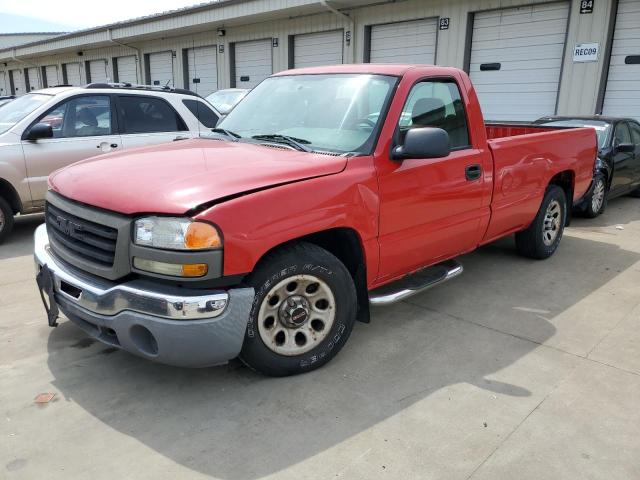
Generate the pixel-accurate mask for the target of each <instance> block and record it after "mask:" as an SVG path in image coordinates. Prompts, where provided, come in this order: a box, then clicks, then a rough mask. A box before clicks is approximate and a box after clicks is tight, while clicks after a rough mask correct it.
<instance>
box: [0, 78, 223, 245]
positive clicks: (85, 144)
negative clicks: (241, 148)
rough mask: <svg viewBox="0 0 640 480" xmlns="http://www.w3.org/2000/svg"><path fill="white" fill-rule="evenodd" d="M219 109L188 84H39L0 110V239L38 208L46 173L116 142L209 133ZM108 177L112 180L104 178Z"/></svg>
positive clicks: (125, 144) (118, 145)
mask: <svg viewBox="0 0 640 480" xmlns="http://www.w3.org/2000/svg"><path fill="white" fill-rule="evenodd" d="M219 117H220V114H219V113H218V112H217V111H216V110H215V109H214V108H212V107H211V105H209V104H208V103H207V102H206V101H204V100H203V99H202V98H201V97H199V96H198V95H196V94H194V93H192V92H189V91H188V90H178V89H171V90H168V89H162V88H154V87H147V86H132V85H129V84H91V85H87V86H86V87H55V88H46V89H44V90H38V91H34V92H31V93H29V94H27V95H23V96H22V97H19V98H17V99H15V100H13V101H12V102H10V103H8V104H7V105H4V106H3V107H2V108H0V242H2V241H3V240H4V239H5V238H6V237H7V235H8V234H9V232H10V231H11V228H12V227H13V216H14V215H16V214H18V213H22V214H26V213H35V212H38V211H41V210H42V209H43V206H44V197H45V193H46V191H47V177H48V176H49V174H50V173H52V172H53V171H55V170H57V169H59V168H62V167H65V166H67V165H69V164H71V163H74V162H77V161H80V160H84V159H86V158H89V157H94V156H96V155H100V154H103V153H108V152H113V151H120V150H122V149H124V148H131V147H140V146H144V145H153V144H157V143H163V142H170V141H174V140H181V139H187V138H191V137H195V136H198V135H199V133H200V132H210V131H211V129H212V128H214V127H215V126H216V124H217V122H218V119H219ZM112 180H113V179H112Z"/></svg>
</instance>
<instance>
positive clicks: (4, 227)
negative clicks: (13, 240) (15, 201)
mask: <svg viewBox="0 0 640 480" xmlns="http://www.w3.org/2000/svg"><path fill="white" fill-rule="evenodd" d="M11 230H13V210H12V209H11V206H10V205H9V204H8V203H7V201H6V200H5V199H4V198H2V197H0V243H2V242H4V240H5V239H6V238H7V237H8V236H9V234H10V233H11Z"/></svg>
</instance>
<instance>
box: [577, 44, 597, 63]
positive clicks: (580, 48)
mask: <svg viewBox="0 0 640 480" xmlns="http://www.w3.org/2000/svg"><path fill="white" fill-rule="evenodd" d="M599 50H600V44H599V43H578V44H577V45H576V46H575V48H574V49H573V61H574V62H595V61H597V60H598V51H599Z"/></svg>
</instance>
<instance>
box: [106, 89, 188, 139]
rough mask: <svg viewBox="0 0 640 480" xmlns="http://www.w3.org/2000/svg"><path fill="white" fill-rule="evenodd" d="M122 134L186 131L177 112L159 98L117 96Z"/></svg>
mask: <svg viewBox="0 0 640 480" xmlns="http://www.w3.org/2000/svg"><path fill="white" fill-rule="evenodd" d="M118 103H119V108H120V115H121V118H122V122H123V124H124V125H123V128H124V131H123V133H125V134H127V133H158V132H177V131H184V130H187V126H186V125H185V123H184V121H183V120H182V118H180V116H179V115H178V112H176V111H175V110H174V108H173V107H172V106H171V105H169V104H168V103H167V102H166V101H164V100H162V99H161V98H153V97H141V96H133V95H131V96H125V95H122V96H119V97H118Z"/></svg>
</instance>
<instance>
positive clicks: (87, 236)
mask: <svg viewBox="0 0 640 480" xmlns="http://www.w3.org/2000/svg"><path fill="white" fill-rule="evenodd" d="M45 222H46V224H47V232H48V233H49V236H50V237H52V239H53V240H54V241H55V242H56V243H58V244H59V245H60V246H61V247H62V248H64V249H66V250H67V251H68V252H69V253H72V254H73V255H74V256H78V257H80V258H82V259H84V260H88V261H90V262H94V263H97V264H99V265H102V266H105V267H112V266H113V263H114V260H115V254H116V244H117V240H118V230H117V229H115V228H112V227H108V226H105V225H100V224H98V223H94V222H91V221H89V220H85V219H84V218H80V217H77V216H75V215H72V214H70V213H68V212H65V211H63V210H61V209H60V208H58V207H56V206H54V205H52V204H51V203H49V202H47V204H46V207H45Z"/></svg>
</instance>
